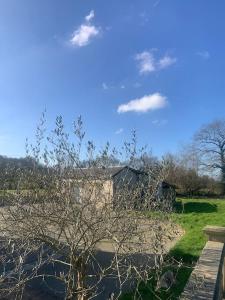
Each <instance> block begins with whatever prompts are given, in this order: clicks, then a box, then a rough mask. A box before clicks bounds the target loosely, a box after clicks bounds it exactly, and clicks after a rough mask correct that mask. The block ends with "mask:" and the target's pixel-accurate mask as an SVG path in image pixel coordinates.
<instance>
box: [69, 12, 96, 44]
mask: <svg viewBox="0 0 225 300" xmlns="http://www.w3.org/2000/svg"><path fill="white" fill-rule="evenodd" d="M93 18H94V11H93V10H92V11H91V12H90V13H89V15H87V16H86V17H85V21H86V22H87V23H83V24H81V25H80V26H79V27H78V29H77V30H75V31H74V33H73V35H72V37H71V39H70V43H71V44H72V45H73V46H77V47H83V46H86V45H88V44H89V43H90V41H91V39H93V38H94V37H96V36H97V35H99V34H100V29H99V28H97V27H96V26H94V25H91V24H90V21H91V20H92V19H93Z"/></svg>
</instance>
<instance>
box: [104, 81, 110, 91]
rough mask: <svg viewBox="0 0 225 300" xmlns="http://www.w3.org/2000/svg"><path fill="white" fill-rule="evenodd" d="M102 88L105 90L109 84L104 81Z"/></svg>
mask: <svg viewBox="0 0 225 300" xmlns="http://www.w3.org/2000/svg"><path fill="white" fill-rule="evenodd" d="M102 88H103V90H108V89H109V87H108V85H107V84H106V83H105V82H103V83H102Z"/></svg>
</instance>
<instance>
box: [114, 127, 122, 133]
mask: <svg viewBox="0 0 225 300" xmlns="http://www.w3.org/2000/svg"><path fill="white" fill-rule="evenodd" d="M121 133H123V128H119V129H118V130H116V131H115V134H121Z"/></svg>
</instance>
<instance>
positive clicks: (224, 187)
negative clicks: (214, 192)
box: [221, 166, 225, 196]
mask: <svg viewBox="0 0 225 300" xmlns="http://www.w3.org/2000/svg"><path fill="white" fill-rule="evenodd" d="M221 193H222V195H223V196H224V195H225V166H224V167H222V169H221Z"/></svg>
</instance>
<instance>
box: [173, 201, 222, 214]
mask: <svg viewBox="0 0 225 300" xmlns="http://www.w3.org/2000/svg"><path fill="white" fill-rule="evenodd" d="M175 210H176V212H177V213H184V214H189V213H214V212H217V205H216V204H212V203H207V202H187V203H182V202H181V201H178V202H176V204H175Z"/></svg>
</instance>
